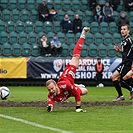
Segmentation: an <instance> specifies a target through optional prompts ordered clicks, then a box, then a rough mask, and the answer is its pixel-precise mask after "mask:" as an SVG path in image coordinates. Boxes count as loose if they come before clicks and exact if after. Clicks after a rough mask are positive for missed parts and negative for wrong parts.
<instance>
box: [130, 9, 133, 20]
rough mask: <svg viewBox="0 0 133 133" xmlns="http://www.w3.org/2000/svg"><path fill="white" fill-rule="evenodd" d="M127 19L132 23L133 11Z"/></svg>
mask: <svg viewBox="0 0 133 133" xmlns="http://www.w3.org/2000/svg"><path fill="white" fill-rule="evenodd" d="M129 19H130V22H133V11H130V12H129Z"/></svg>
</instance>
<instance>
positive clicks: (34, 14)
mask: <svg viewBox="0 0 133 133" xmlns="http://www.w3.org/2000/svg"><path fill="white" fill-rule="evenodd" d="M37 20H38V12H37V11H36V10H31V11H30V21H32V22H36V21H37Z"/></svg>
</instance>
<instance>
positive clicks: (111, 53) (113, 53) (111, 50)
mask: <svg viewBox="0 0 133 133" xmlns="http://www.w3.org/2000/svg"><path fill="white" fill-rule="evenodd" d="M107 50H108V56H109V57H110V58H113V57H116V56H117V52H116V51H115V50H114V45H113V44H109V45H108V46H107Z"/></svg>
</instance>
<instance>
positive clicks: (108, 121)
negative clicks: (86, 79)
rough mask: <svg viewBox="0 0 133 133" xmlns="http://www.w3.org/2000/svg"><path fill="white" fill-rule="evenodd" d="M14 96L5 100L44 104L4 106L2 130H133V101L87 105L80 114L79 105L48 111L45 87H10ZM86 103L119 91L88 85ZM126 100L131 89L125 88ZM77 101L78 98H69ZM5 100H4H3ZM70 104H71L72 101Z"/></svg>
mask: <svg viewBox="0 0 133 133" xmlns="http://www.w3.org/2000/svg"><path fill="white" fill-rule="evenodd" d="M9 89H10V91H11V95H10V97H9V98H8V99H7V100H6V101H4V102H7V103H8V102H11V101H13V102H38V101H44V107H43V106H42V107H3V106H1V107H0V114H1V115H0V133H4V132H5V133H132V132H133V104H132V105H129V106H125V105H117V106H116V105H114V106H107V105H106V106H103V105H101V106H85V105H83V106H82V108H84V109H86V110H87V112H86V113H76V112H75V106H71V107H57V108H55V111H54V112H52V113H48V112H47V111H46V107H45V102H46V100H47V93H48V92H47V89H46V88H45V87H9ZM88 91H89V93H88V94H87V95H86V96H83V97H82V101H83V102H97V101H101V102H105V101H106V102H110V101H112V100H113V99H114V98H115V97H116V96H117V93H116V91H115V89H114V87H103V88H96V87H88ZM123 93H124V95H125V98H126V100H125V101H124V102H125V103H126V102H132V101H130V100H129V92H128V91H127V90H125V89H123ZM68 101H70V102H74V98H70V99H68ZM2 102H3V101H2V100H0V103H2ZM68 104H69V103H68Z"/></svg>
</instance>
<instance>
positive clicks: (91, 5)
mask: <svg viewBox="0 0 133 133" xmlns="http://www.w3.org/2000/svg"><path fill="white" fill-rule="evenodd" d="M88 4H89V8H90V10H94V9H95V7H96V5H97V4H98V3H97V0H88Z"/></svg>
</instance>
